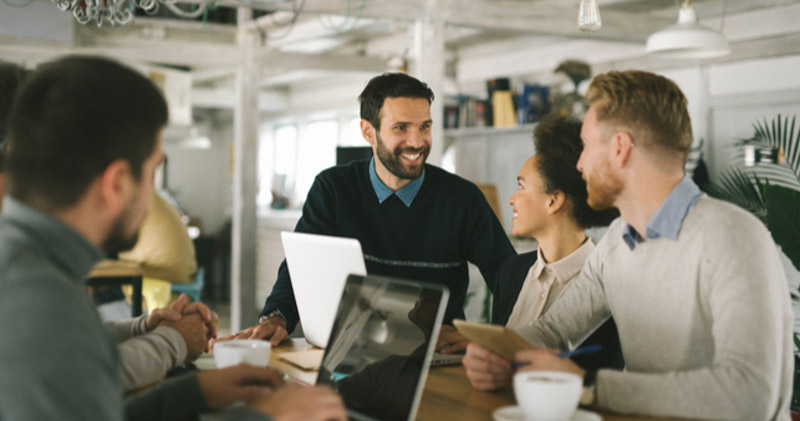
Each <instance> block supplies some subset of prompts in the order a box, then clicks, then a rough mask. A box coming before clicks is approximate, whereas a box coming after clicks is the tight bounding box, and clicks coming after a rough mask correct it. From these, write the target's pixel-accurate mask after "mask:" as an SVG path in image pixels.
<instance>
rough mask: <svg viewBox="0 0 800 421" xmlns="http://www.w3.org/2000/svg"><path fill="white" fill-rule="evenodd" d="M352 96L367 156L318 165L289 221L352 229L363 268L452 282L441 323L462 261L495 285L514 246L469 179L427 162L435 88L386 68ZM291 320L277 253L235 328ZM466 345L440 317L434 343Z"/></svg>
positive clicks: (459, 307)
mask: <svg viewBox="0 0 800 421" xmlns="http://www.w3.org/2000/svg"><path fill="white" fill-rule="evenodd" d="M359 101H360V102H361V134H362V136H363V137H364V139H366V141H367V142H369V144H370V145H372V151H373V158H372V159H370V160H365V161H360V162H354V163H351V164H348V165H345V166H340V167H334V168H330V169H327V170H325V171H323V172H322V173H320V174H319V175H318V176H317V178H316V180H315V182H314V185H313V186H311V190H310V191H309V193H308V198H307V199H306V202H305V206H304V207H303V216H302V218H301V219H300V221H299V222H298V223H297V227H296V228H295V231H298V232H308V233H315V234H325V235H336V236H341V237H351V238H356V239H358V240H359V241H360V242H361V247H362V249H363V251H364V259H365V260H366V264H367V272H369V273H374V274H381V275H387V276H395V277H400V278H407V279H414V280H419V281H428V282H433V283H437V284H444V285H446V286H447V287H448V288H449V289H450V301H449V303H448V305H447V310H446V312H445V323H447V324H449V323H451V321H452V319H453V318H463V317H464V309H463V306H464V299H465V296H466V291H467V285H468V281H469V279H468V274H467V262H473V263H474V264H476V265H477V266H478V268H479V269H480V270H481V273H482V275H483V278H484V279H485V280H486V283H487V285H488V286H489V288H490V289H492V290H494V288H495V285H496V282H498V280H496V279H495V274H496V273H497V268H498V267H499V266H500V264H501V263H502V262H503V261H504V260H505V259H506V258H507V257H509V256H511V255H513V254H515V253H514V249H513V247H512V246H511V243H510V242H509V240H508V237H507V236H506V234H505V231H504V230H503V227H502V225H501V224H500V222H499V221H498V220H497V217H496V216H495V215H494V213H493V212H492V209H491V207H490V206H489V204H488V203H487V201H486V199H485V197H484V196H483V194H482V193H481V192H480V190H478V188H477V187H476V186H475V185H474V184H472V183H471V182H469V181H467V180H464V179H462V178H460V177H458V176H456V175H453V174H450V173H447V172H445V171H443V170H441V169H440V168H437V167H434V166H432V165H429V164H426V163H425V160H426V159H427V157H428V154H429V153H430V148H431V142H432V139H431V127H432V126H433V121H431V114H430V105H431V102H432V101H433V92H432V91H431V90H430V88H428V86H427V85H426V84H425V83H423V82H421V81H419V80H417V79H415V78H413V77H411V76H408V75H406V74H402V73H385V74H382V75H379V76H376V77H374V78H373V79H372V80H370V81H369V83H368V84H367V86H366V87H365V88H364V91H363V92H362V93H361V95H359ZM297 322H298V315H297V306H296V304H295V300H294V294H293V292H292V287H291V282H290V279H289V272H288V270H287V267H286V262H285V261H284V262H283V263H282V264H281V267H280V269H279V271H278V280H277V282H276V283H275V287H274V288H273V289H272V293H271V294H270V296H269V297H268V298H267V300H266V303H265V304H264V308H263V310H262V312H261V316H260V318H259V324H258V325H256V326H253V327H251V328H248V329H246V330H244V331H242V332H240V333H239V334H238V335H235V336H234V337H251V338H271V341H272V343H273V345H277V344H278V343H280V341H282V340H283V339H284V338H286V337H287V335H288V332H291V331H292V330H294V328H295V325H296V324H297ZM226 339H227V338H226ZM464 347H466V341H465V340H464V338H463V337H462V336H461V335H459V334H458V333H457V332H455V330H454V329H453V327H452V326H450V325H444V326H443V327H442V330H441V331H440V334H439V341H438V344H437V349H438V350H442V351H444V352H452V351H456V350H459V349H463V348H464Z"/></svg>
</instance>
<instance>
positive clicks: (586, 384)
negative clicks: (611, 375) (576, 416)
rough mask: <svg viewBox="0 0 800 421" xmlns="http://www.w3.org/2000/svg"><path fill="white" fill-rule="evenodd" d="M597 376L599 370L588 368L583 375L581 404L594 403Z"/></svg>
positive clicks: (589, 404)
mask: <svg viewBox="0 0 800 421" xmlns="http://www.w3.org/2000/svg"><path fill="white" fill-rule="evenodd" d="M596 378H597V370H587V371H586V374H584V376H583V392H582V393H581V400H580V403H581V405H584V406H591V405H592V404H594V399H595V390H594V382H595V379H596Z"/></svg>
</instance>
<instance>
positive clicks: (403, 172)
mask: <svg viewBox="0 0 800 421" xmlns="http://www.w3.org/2000/svg"><path fill="white" fill-rule="evenodd" d="M375 137H376V139H377V141H378V159H380V160H381V163H382V164H383V166H384V167H386V169H387V170H389V172H390V173H392V174H394V176H395V177H397V178H400V179H405V180H413V179H415V178H417V177H419V176H420V175H422V169H423V168H425V161H426V160H427V159H428V154H430V152H431V148H430V146H428V145H422V146H421V147H419V148H405V149H400V148H397V149H395V150H394V151H392V150H389V148H387V147H386V145H384V144H383V140H382V139H381V135H380V134H378V133H376V136H375ZM416 153H419V154H420V155H422V160H421V161H420V163H419V164H414V165H410V166H405V165H403V164H402V162H401V160H402V159H403V158H402V157H401V156H400V155H402V154H416Z"/></svg>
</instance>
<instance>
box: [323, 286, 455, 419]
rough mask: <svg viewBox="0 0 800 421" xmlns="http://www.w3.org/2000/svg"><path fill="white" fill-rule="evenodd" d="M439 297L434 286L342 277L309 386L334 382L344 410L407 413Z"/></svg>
mask: <svg viewBox="0 0 800 421" xmlns="http://www.w3.org/2000/svg"><path fill="white" fill-rule="evenodd" d="M447 295H448V292H447V290H446V288H444V287H441V286H434V285H428V284H423V283H418V282H409V281H401V280H397V279H392V278H383V277H375V276H366V277H365V276H357V275H351V276H350V277H348V278H347V283H346V285H345V288H344V292H343V294H342V299H341V301H340V303H339V309H338V310H337V313H336V320H335V321H334V324H333V330H332V331H331V335H330V340H329V342H328V346H327V347H326V348H325V355H324V357H323V359H322V364H321V366H320V370H319V377H318V379H317V384H327V385H330V386H332V387H333V388H335V389H336V390H337V391H338V392H339V394H340V395H341V396H342V398H343V399H344V401H345V405H346V406H347V409H348V410H349V411H350V412H351V415H353V414H352V413H355V415H359V416H361V417H364V418H373V419H380V420H410V419H413V417H414V415H415V413H416V410H417V407H418V405H419V399H420V397H421V395H422V389H423V387H424V385H425V378H426V376H427V373H428V365H429V361H430V356H431V354H432V352H433V346H434V341H435V339H436V337H437V335H436V334H438V331H439V327H440V326H441V322H442V317H443V316H444V308H445V305H446V303H447ZM357 418H358V417H357Z"/></svg>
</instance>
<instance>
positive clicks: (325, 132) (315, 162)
mask: <svg viewBox="0 0 800 421" xmlns="http://www.w3.org/2000/svg"><path fill="white" fill-rule="evenodd" d="M338 130H339V125H338V123H336V121H335V120H320V121H315V122H311V123H309V124H308V125H306V127H305V128H304V129H303V131H302V133H301V134H300V141H299V144H298V148H297V183H296V185H295V189H294V193H295V195H294V200H293V203H300V202H302V201H304V200H305V199H306V195H308V190H309V189H310V188H311V184H313V183H314V178H315V177H316V176H317V174H319V172H320V171H322V170H324V169H326V168H328V167H332V166H334V165H336V143H337V141H338V137H339V133H338Z"/></svg>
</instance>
